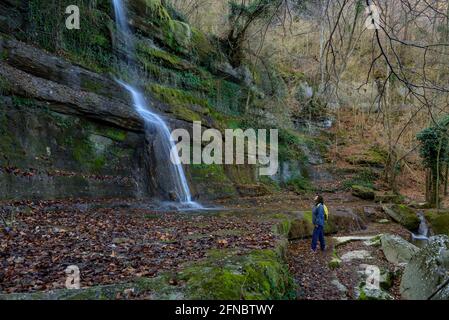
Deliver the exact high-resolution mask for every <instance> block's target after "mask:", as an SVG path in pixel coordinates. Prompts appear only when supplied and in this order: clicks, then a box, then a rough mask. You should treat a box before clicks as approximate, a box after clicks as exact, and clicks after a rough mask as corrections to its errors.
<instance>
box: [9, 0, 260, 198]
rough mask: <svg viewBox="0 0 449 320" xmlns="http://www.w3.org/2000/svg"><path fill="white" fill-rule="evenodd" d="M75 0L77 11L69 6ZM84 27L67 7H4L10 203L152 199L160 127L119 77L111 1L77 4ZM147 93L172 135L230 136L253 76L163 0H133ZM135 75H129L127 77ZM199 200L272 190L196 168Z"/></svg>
mask: <svg viewBox="0 0 449 320" xmlns="http://www.w3.org/2000/svg"><path fill="white" fill-rule="evenodd" d="M66 2H67V4H66ZM78 2H79V3H78V4H79V6H80V9H81V30H79V31H77V30H72V31H70V30H66V29H65V27H64V21H65V20H64V19H65V16H64V8H65V6H66V5H69V4H71V3H68V1H59V2H57V4H56V5H55V2H54V1H47V0H43V1H41V0H39V1H38V0H31V1H21V0H7V1H2V3H1V4H0V190H2V192H1V193H0V200H4V199H53V198H65V197H139V198H140V197H153V196H161V197H166V194H163V193H164V192H166V191H164V190H167V188H166V187H164V188H162V187H161V184H163V181H155V179H154V176H155V175H154V171H155V170H157V167H156V166H155V163H154V154H152V152H153V148H152V143H153V140H154V137H153V136H152V134H151V130H150V131H148V130H144V128H143V123H142V121H141V119H140V118H139V116H138V115H137V114H136V112H135V111H134V109H133V107H132V105H131V100H130V97H129V96H128V95H127V93H126V92H124V90H123V89H122V88H121V87H120V86H119V85H118V84H117V83H116V82H115V81H114V78H115V77H116V76H117V72H118V71H117V70H115V68H114V65H116V63H117V61H118V60H119V59H120V55H121V53H120V52H114V50H113V49H112V48H113V45H112V44H113V41H114V36H113V35H114V32H115V31H114V23H113V14H112V12H113V11H112V8H111V4H110V1H106V0H104V1H95V2H94V3H91V2H89V1H78ZM129 4H130V10H131V18H130V20H131V21H130V24H131V26H133V27H134V28H135V29H136V34H138V36H137V39H136V40H137V41H136V43H137V52H138V54H137V56H136V57H135V61H134V62H133V63H134V67H135V68H137V69H138V72H139V74H140V78H141V86H142V87H143V88H145V89H146V94H147V98H148V101H149V102H150V104H151V105H152V107H153V108H154V109H155V110H157V111H159V112H160V113H161V114H162V115H163V116H165V117H166V118H167V119H168V122H169V124H170V126H171V127H172V128H180V127H181V128H190V126H191V121H193V120H197V121H202V124H203V126H205V127H215V128H218V129H220V130H222V129H224V128H227V127H228V126H229V123H230V122H232V121H233V119H234V118H235V117H234V118H233V114H237V113H238V109H239V108H240V107H241V105H242V104H243V103H244V101H246V93H247V92H248V91H249V90H253V89H252V87H251V86H252V84H251V79H248V74H247V73H245V72H244V71H242V70H233V69H232V68H230V67H229V65H228V64H227V62H226V59H225V58H224V57H223V55H222V54H220V52H219V51H218V50H217V49H215V47H214V46H212V45H211V43H210V41H209V39H208V38H207V37H206V36H205V35H204V34H202V33H201V32H199V31H198V30H195V29H193V28H191V27H190V26H189V25H188V24H187V23H185V22H183V21H179V20H176V19H175V18H173V17H172V15H173V14H172V13H169V12H168V10H167V9H166V8H165V7H164V6H162V4H161V1H160V0H149V1H143V0H133V1H129ZM120 76H123V77H126V75H123V74H120ZM186 169H187V175H188V178H189V180H190V184H191V187H192V189H193V191H194V193H195V194H196V197H197V198H198V197H199V198H200V199H211V198H220V197H229V196H233V195H237V194H239V193H240V194H242V193H245V192H246V193H248V192H249V193H252V192H256V191H257V190H261V189H263V188H260V187H257V185H256V182H255V168H254V167H248V166H221V165H216V166H211V167H207V168H206V167H203V166H201V165H199V166H198V165H197V166H188V168H186Z"/></svg>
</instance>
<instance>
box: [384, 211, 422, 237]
mask: <svg viewBox="0 0 449 320" xmlns="http://www.w3.org/2000/svg"><path fill="white" fill-rule="evenodd" d="M382 209H383V210H384V212H385V213H386V214H387V215H389V216H390V218H391V219H393V220H394V221H396V222H397V223H399V224H401V225H403V226H404V227H406V228H407V229H408V230H410V231H416V230H418V228H419V224H420V223H421V221H420V219H419V217H418V215H417V214H416V212H415V211H414V210H413V209H411V208H409V207H407V206H406V205H403V204H395V205H392V206H383V207H382Z"/></svg>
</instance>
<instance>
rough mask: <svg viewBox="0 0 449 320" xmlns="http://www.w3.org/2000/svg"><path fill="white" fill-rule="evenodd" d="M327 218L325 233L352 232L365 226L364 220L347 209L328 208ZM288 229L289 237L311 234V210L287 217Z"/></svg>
mask: <svg viewBox="0 0 449 320" xmlns="http://www.w3.org/2000/svg"><path fill="white" fill-rule="evenodd" d="M329 210H330V213H329V220H328V221H326V224H325V226H324V233H325V234H333V233H337V232H353V231H358V230H362V229H365V228H366V225H365V223H364V221H363V220H362V219H361V218H360V217H359V216H358V215H357V214H355V213H354V212H353V211H352V210H349V209H335V210H334V209H332V208H329ZM288 221H289V226H290V230H289V232H288V238H289V239H303V238H307V237H310V236H312V232H313V229H314V226H313V224H312V211H304V212H300V213H297V214H296V215H295V216H290V217H289V218H288Z"/></svg>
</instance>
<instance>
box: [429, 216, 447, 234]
mask: <svg viewBox="0 0 449 320" xmlns="http://www.w3.org/2000/svg"><path fill="white" fill-rule="evenodd" d="M425 217H426V219H427V221H428V222H429V224H430V228H431V229H432V232H433V233H434V234H445V235H447V236H449V212H448V211H437V210H428V211H426V213H425Z"/></svg>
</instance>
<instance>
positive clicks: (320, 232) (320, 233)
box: [312, 226, 326, 251]
mask: <svg viewBox="0 0 449 320" xmlns="http://www.w3.org/2000/svg"><path fill="white" fill-rule="evenodd" d="M318 240H320V247H321V250H322V251H324V249H325V248H326V243H325V242H324V228H323V226H317V227H315V229H313V234H312V250H313V251H316V245H317V242H318Z"/></svg>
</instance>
